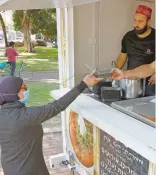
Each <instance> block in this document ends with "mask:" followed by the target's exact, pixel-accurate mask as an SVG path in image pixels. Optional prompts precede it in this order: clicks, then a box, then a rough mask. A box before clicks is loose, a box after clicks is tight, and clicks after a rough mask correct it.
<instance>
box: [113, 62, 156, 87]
mask: <svg viewBox="0 0 156 175" xmlns="http://www.w3.org/2000/svg"><path fill="white" fill-rule="evenodd" d="M155 67H156V61H153V62H152V63H151V64H145V65H142V66H139V67H137V68H135V69H132V70H125V71H123V70H121V69H118V68H114V69H113V70H112V79H114V80H120V79H123V78H146V77H149V76H151V78H150V79H149V80H148V82H149V83H148V84H156V72H155Z"/></svg>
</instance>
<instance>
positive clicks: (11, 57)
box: [5, 41, 18, 76]
mask: <svg viewBox="0 0 156 175" xmlns="http://www.w3.org/2000/svg"><path fill="white" fill-rule="evenodd" d="M14 46H15V43H14V42H13V41H11V42H10V43H9V47H7V48H6V51H5V56H6V57H7V58H8V61H9V63H10V66H11V72H10V75H11V76H14V74H15V69H16V56H18V52H17V51H16V49H15V48H14Z"/></svg>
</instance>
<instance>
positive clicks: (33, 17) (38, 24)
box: [13, 9, 57, 38]
mask: <svg viewBox="0 0 156 175" xmlns="http://www.w3.org/2000/svg"><path fill="white" fill-rule="evenodd" d="M24 16H25V17H26V19H27V20H28V21H30V23H31V25H32V34H37V33H42V34H43V35H44V36H45V37H46V38H51V37H56V32H57V29H56V9H39V10H26V11H24V10H17V11H14V13H13V21H14V27H15V29H16V30H22V21H23V18H24Z"/></svg>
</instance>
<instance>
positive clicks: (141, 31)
mask: <svg viewBox="0 0 156 175" xmlns="http://www.w3.org/2000/svg"><path fill="white" fill-rule="evenodd" d="M147 28H148V26H147V24H146V25H145V27H144V28H143V29H136V28H134V32H135V33H136V34H137V35H142V34H143V33H145V32H146V31H147Z"/></svg>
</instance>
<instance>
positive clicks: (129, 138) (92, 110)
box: [51, 89, 156, 163]
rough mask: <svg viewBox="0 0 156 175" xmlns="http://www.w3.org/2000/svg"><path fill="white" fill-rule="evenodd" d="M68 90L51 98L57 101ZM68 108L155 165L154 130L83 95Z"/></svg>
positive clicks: (155, 143) (53, 93) (54, 92)
mask: <svg viewBox="0 0 156 175" xmlns="http://www.w3.org/2000/svg"><path fill="white" fill-rule="evenodd" d="M69 90H70V89H60V90H54V91H51V96H52V97H53V98H55V99H58V98H60V97H61V96H63V95H64V94H66V93H67V92H68V91H69ZM69 108H71V109H73V110H75V111H76V112H79V114H80V115H81V116H82V117H84V118H85V119H87V120H88V121H89V122H91V123H93V124H94V125H96V126H97V127H99V128H100V129H102V130H104V131H105V132H107V133H108V134H110V135H111V136H113V137H114V138H115V139H116V140H119V141H120V142H122V143H124V144H125V146H127V147H129V148H131V149H133V150H134V151H136V152H137V153H139V154H140V155H142V156H144V157H145V158H147V159H148V160H150V161H152V162H153V163H156V129H155V128H153V127H151V126H149V125H147V124H145V123H143V122H141V121H139V120H136V119H134V118H132V117H131V116H129V115H126V114H124V113H122V112H120V111H118V110H116V109H114V108H112V107H110V106H108V105H106V104H103V103H101V102H99V101H97V100H95V99H93V98H91V97H89V96H87V95H85V94H81V95H80V96H79V97H77V99H76V100H75V101H74V102H73V103H72V104H71V105H70V106H69Z"/></svg>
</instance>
